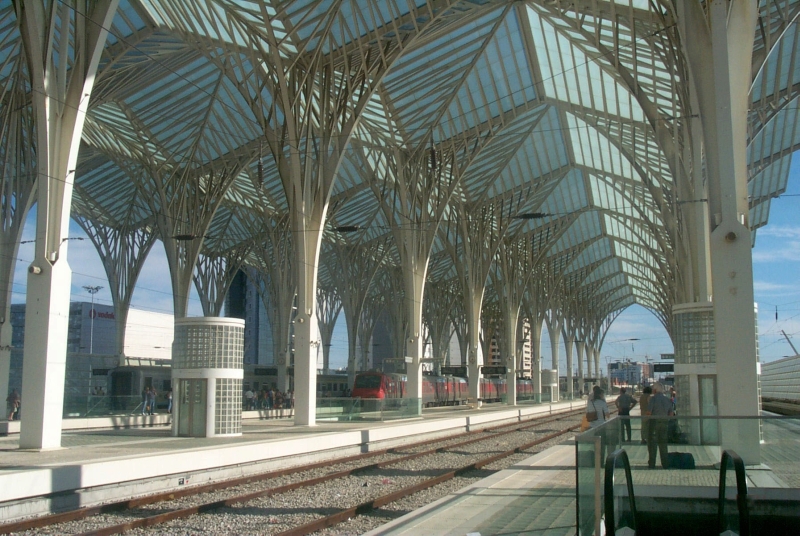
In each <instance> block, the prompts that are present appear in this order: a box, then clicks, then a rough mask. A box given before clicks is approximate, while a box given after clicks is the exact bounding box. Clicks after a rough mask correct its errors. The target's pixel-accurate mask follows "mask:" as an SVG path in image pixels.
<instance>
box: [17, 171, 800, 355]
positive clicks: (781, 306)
mask: <svg viewBox="0 0 800 536" xmlns="http://www.w3.org/2000/svg"><path fill="white" fill-rule="evenodd" d="M34 233H35V209H34V210H33V211H32V213H31V215H30V216H29V218H28V221H27V222H26V226H25V229H24V233H23V241H27V240H32V239H33V238H34ZM70 236H71V237H85V236H86V235H85V234H84V233H83V230H82V229H81V228H80V227H79V226H78V225H77V224H76V223H74V222H72V224H71V228H70ZM17 257H18V261H17V265H16V272H15V276H14V294H13V297H12V301H13V302H14V303H21V302H24V301H25V286H26V284H27V272H26V271H27V268H28V265H29V264H30V262H31V260H32V259H33V244H22V245H21V246H20V250H19V254H18V256H17ZM68 260H69V263H70V266H71V267H72V270H73V276H72V298H71V299H72V300H73V301H79V300H85V301H89V298H90V296H89V294H88V293H87V292H86V291H85V290H84V289H83V288H82V287H83V286H84V285H90V286H97V285H101V286H103V287H104V288H103V289H102V290H101V291H100V292H98V293H97V295H96V296H95V301H96V302H98V303H104V304H108V305H111V294H110V293H109V291H108V281H107V279H106V277H105V271H104V270H103V265H102V263H101V261H100V257H99V256H98V255H97V253H96V251H95V249H94V246H93V245H92V243H91V241H89V239H88V238H86V239H85V240H82V241H79V240H71V241H70V242H69V252H68ZM753 271H754V277H753V280H754V290H755V297H756V302H757V303H758V306H759V314H758V324H759V325H758V327H759V345H760V350H761V360H762V361H763V362H768V361H773V360H775V359H780V358H781V357H784V356H787V355H792V354H793V352H792V349H791V347H790V346H789V344H788V343H787V342H786V340H785V339H784V337H783V335H782V334H781V330H784V331H785V332H786V334H787V335H789V336H790V337H793V339H792V340H793V343H794V345H795V346H796V347H798V349H800V158H797V159H794V162H793V164H792V169H791V172H790V176H789V184H788V187H787V191H786V194H785V196H784V197H781V198H779V199H775V200H773V201H772V207H771V211H770V217H769V224H768V225H767V226H766V227H764V228H762V229H760V230H759V231H758V232H757V235H756V245H755V248H754V249H753ZM168 273H169V271H168V267H167V260H166V256H165V255H164V248H163V245H162V244H161V242H157V243H156V245H155V246H154V247H153V249H152V251H151V253H150V256H149V257H148V259H147V261H146V262H145V265H144V268H143V270H142V273H141V275H140V277H139V281H138V283H137V286H136V290H135V291H134V294H133V300H132V307H134V308H138V309H144V310H148V311H156V312H160V313H167V314H171V313H172V292H171V287H170V283H169V277H167V276H166V275H165V274H168ZM776 308H777V313H778V319H777V320H776V318H775V311H776ZM189 314H190V316H200V315H202V310H201V307H200V301H199V299H198V297H197V294H196V291H195V290H194V286H193V287H192V294H191V296H190V299H189ZM634 338H635V339H639V340H637V341H630V340H628V339H634ZM672 351H673V348H672V342H671V341H670V338H669V336H668V335H667V332H666V330H665V329H664V328H663V326H662V325H661V324H660V323H659V322H658V320H657V319H656V318H655V316H653V314H652V313H650V312H649V311H648V310H647V309H644V308H643V307H639V306H633V307H629V308H628V309H626V310H625V311H624V312H623V313H622V314H621V315H620V316H619V317H617V319H616V320H615V321H614V323H613V324H612V326H611V328H610V330H609V333H608V335H607V336H606V342H605V344H604V346H603V351H602V362H601V364H602V365H605V361H613V360H615V359H627V358H629V359H632V360H638V361H643V360H644V359H645V356H649V357H650V358H658V357H659V355H660V354H661V353H671V352H672ZM563 354H564V348H563V342H562V344H561V355H562V357H561V361H562V366H563V364H565V358H564V355H563ZM542 355H544V356H548V359H549V355H550V342H549V339H548V338H547V337H544V338H543V342H542ZM606 358H607V359H606ZM346 362H347V331H346V328H345V322H344V315H343V314H341V315H340V316H339V322H338V324H337V329H336V330H335V332H334V336H333V340H332V341H331V365H332V366H333V367H341V366H344V365H345V364H346Z"/></svg>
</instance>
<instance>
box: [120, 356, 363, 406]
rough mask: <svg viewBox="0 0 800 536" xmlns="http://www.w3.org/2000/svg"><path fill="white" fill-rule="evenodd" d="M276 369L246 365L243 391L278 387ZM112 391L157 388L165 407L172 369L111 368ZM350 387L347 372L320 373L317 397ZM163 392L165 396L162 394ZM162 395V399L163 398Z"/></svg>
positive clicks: (124, 392) (127, 392)
mask: <svg viewBox="0 0 800 536" xmlns="http://www.w3.org/2000/svg"><path fill="white" fill-rule="evenodd" d="M277 374H278V373H277V368H276V367H274V366H262V365H245V366H244V378H243V380H242V392H243V393H244V392H245V391H247V390H252V391H256V392H257V391H260V390H262V389H269V388H271V387H277V385H278V376H277ZM108 376H109V393H110V394H111V395H112V396H114V397H136V396H141V394H142V391H144V390H145V388H146V387H155V389H156V392H157V393H158V394H159V397H158V406H159V407H162V406H163V407H166V406H167V399H166V396H165V395H166V393H167V392H168V391H171V390H172V369H171V367H169V366H148V365H129V366H123V367H116V368H114V369H111V370H110V371H109V373H108ZM288 382H289V390H293V389H294V375H293V370H292V369H291V367H290V369H289V371H288ZM346 394H349V391H348V390H347V374H318V375H317V396H322V397H343V396H345V395H346ZM162 395H164V396H162ZM162 398H163V400H162Z"/></svg>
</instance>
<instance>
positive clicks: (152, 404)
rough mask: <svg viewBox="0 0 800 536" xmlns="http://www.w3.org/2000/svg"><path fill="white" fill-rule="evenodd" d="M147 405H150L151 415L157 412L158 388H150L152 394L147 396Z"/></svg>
mask: <svg viewBox="0 0 800 536" xmlns="http://www.w3.org/2000/svg"><path fill="white" fill-rule="evenodd" d="M147 405H148V406H149V407H150V415H155V414H156V388H155V387H151V388H150V395H149V396H148V397H147Z"/></svg>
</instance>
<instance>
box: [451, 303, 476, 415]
mask: <svg viewBox="0 0 800 536" xmlns="http://www.w3.org/2000/svg"><path fill="white" fill-rule="evenodd" d="M450 321H451V322H452V324H453V330H454V331H455V334H456V338H457V339H458V351H459V354H460V355H459V363H460V364H461V365H466V364H467V360H468V357H467V344H468V343H467V330H468V329H469V328H468V327H467V315H466V313H465V312H464V299H463V297H462V298H461V299H458V300H456V301H455V302H454V303H453V308H452V309H451V311H450ZM452 358H453V356H450V359H451V361H450V362H448V365H452ZM476 400H477V399H476Z"/></svg>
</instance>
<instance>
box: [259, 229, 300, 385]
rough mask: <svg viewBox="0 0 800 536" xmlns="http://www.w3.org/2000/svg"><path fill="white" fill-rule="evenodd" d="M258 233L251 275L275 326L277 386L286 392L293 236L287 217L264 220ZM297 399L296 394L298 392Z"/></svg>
mask: <svg viewBox="0 0 800 536" xmlns="http://www.w3.org/2000/svg"><path fill="white" fill-rule="evenodd" d="M262 225H263V228H262V229H261V231H260V233H259V235H260V237H261V239H262V241H261V242H260V243H258V244H256V245H255V246H254V248H253V251H252V255H251V258H252V259H253V264H254V268H256V269H255V270H249V271H248V274H247V275H248V277H249V278H250V279H251V280H252V281H253V282H254V283H255V284H256V286H257V288H258V290H259V295H260V296H261V300H262V302H263V303H264V307H265V308H266V310H267V316H268V317H269V322H270V326H271V327H272V348H273V359H274V362H275V365H276V368H277V369H278V389H280V390H281V391H284V392H285V391H287V390H288V389H289V381H288V377H287V375H286V367H287V366H289V361H290V358H291V354H292V349H291V326H292V323H291V322H292V317H293V307H294V301H295V295H296V294H297V284H296V282H295V277H296V276H297V273H296V271H295V270H294V268H293V266H294V255H293V254H292V248H293V240H292V239H293V236H292V233H291V232H290V231H289V218H288V216H280V217H277V218H269V219H265V220H263V222H262ZM295 399H296V395H295Z"/></svg>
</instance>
